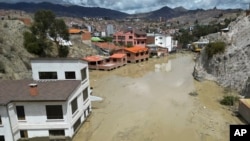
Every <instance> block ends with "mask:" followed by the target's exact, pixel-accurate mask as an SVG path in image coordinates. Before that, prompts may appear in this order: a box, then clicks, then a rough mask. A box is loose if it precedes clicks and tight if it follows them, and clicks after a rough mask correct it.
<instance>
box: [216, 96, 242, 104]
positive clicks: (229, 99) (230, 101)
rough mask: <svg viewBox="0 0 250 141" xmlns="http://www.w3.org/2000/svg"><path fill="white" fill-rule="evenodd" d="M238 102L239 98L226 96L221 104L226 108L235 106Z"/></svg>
mask: <svg viewBox="0 0 250 141" xmlns="http://www.w3.org/2000/svg"><path fill="white" fill-rule="evenodd" d="M238 100H239V97H237V96H224V97H223V99H222V100H221V101H220V104H222V105H226V106H233V105H234V104H235V102H237V101H238Z"/></svg>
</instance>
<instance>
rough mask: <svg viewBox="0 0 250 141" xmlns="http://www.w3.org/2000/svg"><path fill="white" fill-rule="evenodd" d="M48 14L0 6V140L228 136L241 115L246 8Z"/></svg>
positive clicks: (245, 87)
mask: <svg viewBox="0 0 250 141" xmlns="http://www.w3.org/2000/svg"><path fill="white" fill-rule="evenodd" d="M39 12H40V15H39ZM43 14H44V15H43ZM53 14H54V13H53V12H51V11H46V10H45V11H43V10H41V11H38V12H37V13H29V12H25V11H21V10H6V9H0V18H1V19H0V31H1V33H2V35H1V37H0V78H1V80H0V141H21V140H30V141H37V140H41V141H49V140H50V141H51V140H65V141H80V140H81V141H98V140H114V141H120V140H128V141H133V140H151V141H153V140H154V141H157V140H167V139H170V140H184V139H185V140H194V141H200V140H209V141H216V140H221V141H224V140H225V141H226V140H229V137H230V136H229V132H230V129H229V126H230V125H233V124H237V125H246V124H249V122H250V108H249V107H250V105H249V103H250V100H249V97H250V66H249V63H248V62H249V60H250V57H249V56H250V49H249V41H248V39H249V37H250V33H248V32H247V31H248V29H250V20H249V19H250V18H249V11H248V10H246V11H243V10H235V11H233V12H231V11H230V12H223V11H221V10H219V9H216V8H214V9H210V10H207V11H205V12H204V11H201V12H200V13H199V12H198V13H195V14H193V15H192V14H188V15H181V16H176V17H172V18H166V17H157V18H154V19H148V18H145V17H144V15H143V14H142V15H140V14H138V15H135V16H128V17H126V18H122V19H111V18H108V17H81V18H79V17H68V16H61V15H60V16H58V15H55V17H53V16H54V15H53ZM39 16H40V17H39ZM37 17H39V18H37ZM47 17H49V18H51V19H52V20H51V19H49V18H48V19H49V20H47V19H46V18H47ZM43 18H44V19H43ZM46 20H47V21H46ZM60 21H61V24H58V23H60ZM57 22H58V23H57ZM56 24H58V25H56ZM64 24H65V26H63V25H64ZM46 26H47V29H46ZM41 27H42V28H44V29H42V28H41ZM51 27H52V28H51ZM61 29H63V30H61ZM65 29H66V30H65ZM43 31H45V32H43ZM180 132H181V133H183V136H180V135H179V133H180Z"/></svg>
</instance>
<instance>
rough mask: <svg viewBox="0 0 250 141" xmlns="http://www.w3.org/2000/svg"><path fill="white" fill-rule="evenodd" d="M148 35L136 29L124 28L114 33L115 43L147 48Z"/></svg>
mask: <svg viewBox="0 0 250 141" xmlns="http://www.w3.org/2000/svg"><path fill="white" fill-rule="evenodd" d="M146 41H147V33H146V32H144V31H141V30H138V29H135V28H131V27H128V28H124V29H122V30H121V31H118V32H116V33H114V35H113V42H114V43H116V44H120V45H125V46H143V47H145V46H146Z"/></svg>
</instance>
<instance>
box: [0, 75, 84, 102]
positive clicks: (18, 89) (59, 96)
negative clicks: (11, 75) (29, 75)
mask: <svg viewBox="0 0 250 141" xmlns="http://www.w3.org/2000/svg"><path fill="white" fill-rule="evenodd" d="M34 83H35V84H37V89H38V95H36V96H31V95H30V92H29V90H30V87H29V85H30V84H34ZM80 84H81V81H80V80H51V81H49V80H38V81H34V80H0V105H6V104H8V103H9V102H12V101H16V102H17V101H23V102H33V101H66V100H67V99H68V97H69V96H70V95H71V94H72V93H73V92H74V91H75V90H76V89H77V88H78V87H79V86H80Z"/></svg>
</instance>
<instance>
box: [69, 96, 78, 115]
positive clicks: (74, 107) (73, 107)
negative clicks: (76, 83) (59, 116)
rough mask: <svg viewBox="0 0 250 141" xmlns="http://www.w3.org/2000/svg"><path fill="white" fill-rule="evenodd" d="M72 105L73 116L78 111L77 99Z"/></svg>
mask: <svg viewBox="0 0 250 141" xmlns="http://www.w3.org/2000/svg"><path fill="white" fill-rule="evenodd" d="M70 104H71V111H72V114H74V113H75V112H76V111H77V109H78V102H77V97H76V98H75V99H73V100H72V101H71V103H70Z"/></svg>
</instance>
